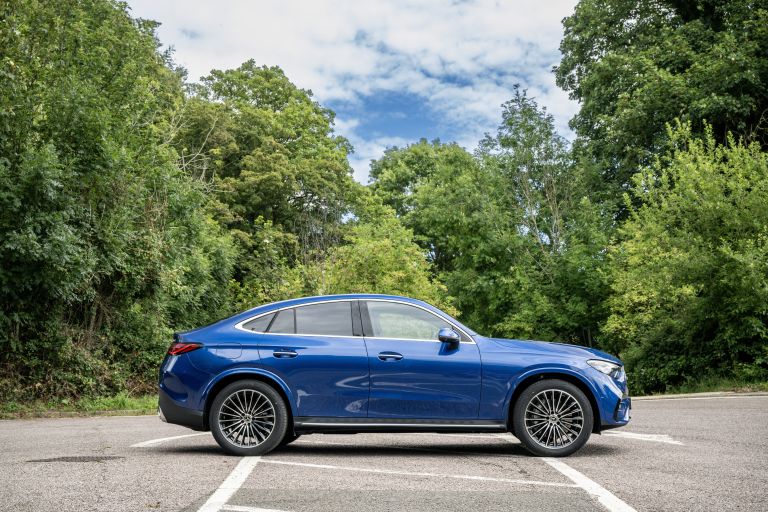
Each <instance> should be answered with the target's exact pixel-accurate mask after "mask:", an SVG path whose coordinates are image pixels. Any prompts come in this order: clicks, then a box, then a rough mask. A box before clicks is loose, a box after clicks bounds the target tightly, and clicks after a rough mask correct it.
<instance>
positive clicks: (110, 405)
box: [0, 393, 157, 419]
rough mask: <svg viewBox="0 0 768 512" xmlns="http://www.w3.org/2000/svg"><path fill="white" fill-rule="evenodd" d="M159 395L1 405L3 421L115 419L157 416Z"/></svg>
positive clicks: (115, 396) (121, 395) (124, 394)
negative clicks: (85, 417) (115, 417)
mask: <svg viewBox="0 0 768 512" xmlns="http://www.w3.org/2000/svg"><path fill="white" fill-rule="evenodd" d="M156 411H157V395H144V396H130V395H128V394H126V393H120V394H117V395H114V396H105V397H97V398H80V399H78V400H68V399H58V400H40V401H35V402H31V403H19V402H13V401H11V402H3V403H0V418H2V419H10V418H46V417H54V418H58V417H68V416H111V415H118V414H136V415H139V414H154V413H155V412H156Z"/></svg>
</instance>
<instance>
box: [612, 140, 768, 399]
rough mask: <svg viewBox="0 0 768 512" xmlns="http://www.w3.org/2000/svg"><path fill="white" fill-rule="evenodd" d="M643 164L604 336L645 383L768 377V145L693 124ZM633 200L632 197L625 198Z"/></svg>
mask: <svg viewBox="0 0 768 512" xmlns="http://www.w3.org/2000/svg"><path fill="white" fill-rule="evenodd" d="M669 137H670V139H671V141H672V144H673V147H672V149H671V150H670V151H669V152H668V153H667V154H665V155H664V156H663V157H660V158H659V159H657V162H656V163H655V164H654V165H653V166H652V167H650V168H648V169H646V170H644V171H643V172H641V173H638V174H637V175H636V176H635V177H634V179H633V181H634V188H633V189H632V195H633V196H634V197H635V198H636V199H637V201H638V202H639V203H640V206H638V207H631V215H630V218H629V220H628V221H627V222H626V224H625V225H624V226H623V227H622V228H621V231H620V233H621V241H620V243H619V244H617V245H616V247H615V248H614V250H613V251H612V277H613V279H612V283H613V284H612V287H613V290H614V294H613V296H612V298H611V300H610V308H611V316H610V318H608V321H607V323H606V327H605V330H606V334H607V335H608V339H610V340H611V346H612V348H613V349H614V350H615V351H617V352H620V353H621V354H623V355H625V357H626V360H627V363H628V365H629V366H630V368H632V370H633V372H632V377H633V379H634V380H635V381H636V382H637V384H638V386H639V387H640V388H642V389H645V390H660V389H664V387H665V386H668V385H673V386H679V385H682V384H684V383H686V382H687V381H695V380H696V379H699V378H701V376H703V375H707V374H710V373H714V374H718V373H719V374H732V373H735V374H736V376H737V377H741V378H749V377H751V378H756V377H761V376H762V378H765V375H766V374H768V343H766V341H767V340H768V330H766V324H767V323H768V308H767V307H766V304H768V208H766V205H768V154H766V153H763V152H761V151H760V147H759V145H758V144H757V143H751V144H749V145H744V144H742V143H737V142H736V141H735V140H734V139H733V138H731V139H730V140H729V143H728V145H726V146H722V145H719V144H717V142H716V141H715V139H714V136H713V134H712V132H711V131H708V132H707V133H706V135H705V137H703V138H701V139H698V138H692V135H691V127H690V125H681V126H678V128H677V129H676V130H674V131H670V133H669ZM629 199H630V198H629V197H628V198H627V200H628V203H629V202H630V201H629Z"/></svg>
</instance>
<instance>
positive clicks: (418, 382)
mask: <svg viewBox="0 0 768 512" xmlns="http://www.w3.org/2000/svg"><path fill="white" fill-rule="evenodd" d="M323 302H344V303H349V304H350V305H351V312H352V317H353V321H352V324H351V325H352V327H351V329H352V330H353V331H354V332H350V333H349V334H350V335H348V336H339V335H333V336H331V335H303V334H269V333H260V332H253V331H250V330H248V329H247V328H245V327H244V326H243V325H242V324H243V323H245V322H247V321H250V320H252V319H253V318H254V317H258V316H260V315H265V314H269V313H272V312H275V311H278V310H283V309H289V308H297V307H300V306H302V305H310V304H317V303H323ZM374 302H377V303H379V304H381V303H386V304H391V303H395V304H401V305H405V306H408V307H409V308H411V307H413V306H415V307H416V308H417V309H418V310H419V312H420V314H425V313H423V312H428V313H431V314H426V316H427V317H429V318H433V319H434V321H435V324H436V325H439V326H440V330H441V332H442V335H445V334H446V332H447V331H446V330H445V329H446V328H448V329H452V330H454V331H456V333H457V334H458V335H459V336H460V337H461V343H458V344H457V343H455V340H453V342H448V341H444V342H441V341H439V340H438V339H437V331H435V335H434V339H427V338H424V339H415V338H409V337H405V336H400V335H397V336H391V337H383V336H380V337H376V336H374V335H373V334H375V331H374V329H376V328H379V329H381V328H380V327H376V326H374V325H373V324H374V323H375V321H373V322H372V320H371V318H373V317H372V316H371V315H370V314H369V306H368V305H369V304H372V303H374ZM373 307H374V306H371V308H373ZM297 311H298V310H297ZM305 311H307V310H306V309H305ZM298 315H299V313H297V316H298ZM347 320H348V318H347ZM265 329H266V327H265ZM382 332H383V331H382ZM177 341H182V342H187V343H199V344H200V345H201V347H200V348H199V349H197V350H193V351H191V352H188V353H185V354H181V355H176V356H170V355H169V356H166V358H165V360H164V361H163V364H162V367H161V370H160V393H161V404H166V405H164V406H163V409H164V411H165V409H166V407H167V408H168V409H172V411H173V413H174V414H172V415H171V416H172V417H171V418H170V421H172V422H176V423H179V424H184V425H187V426H190V427H192V428H197V429H205V428H207V423H206V419H205V412H206V410H207V409H206V408H207V406H208V405H209V404H210V401H211V400H212V399H213V396H214V394H213V393H212V391H213V390H215V389H217V385H218V384H219V383H223V382H229V380H227V379H232V378H239V377H246V378H247V377H249V376H250V377H251V378H252V377H254V376H255V377H258V378H260V379H262V380H266V381H267V382H270V383H272V384H273V385H274V386H275V387H276V388H277V389H279V390H281V391H282V392H283V393H284V394H285V395H286V396H287V398H288V401H289V404H288V405H289V406H290V409H291V412H292V414H293V416H294V419H295V418H308V417H311V418H329V419H331V418H339V419H345V418H346V419H354V418H358V419H360V418H363V419H367V420H368V421H371V419H375V418H381V419H383V420H384V419H386V420H408V419H413V420H446V421H459V420H466V421H482V420H487V421H496V422H497V423H498V422H501V423H503V424H505V423H504V422H506V421H507V420H508V418H509V414H510V407H511V406H512V400H513V399H514V398H515V397H516V391H520V386H521V385H523V384H526V385H527V383H530V382H531V379H534V380H535V379H536V378H537V377H540V376H543V375H546V376H549V377H558V376H559V377H561V378H563V379H565V380H571V381H572V382H577V383H578V384H579V386H580V387H581V388H582V389H583V390H585V391H586V392H587V394H588V395H590V398H591V401H592V402H593V403H594V404H595V405H596V407H597V416H598V417H599V425H598V427H597V428H598V430H599V429H604V428H612V427H615V426H621V425H625V424H626V423H627V422H628V421H629V398H628V397H627V395H628V391H627V382H626V377H625V375H624V372H620V373H619V374H618V375H616V376H615V377H613V376H610V375H606V374H604V373H602V372H600V371H598V370H597V369H595V368H593V367H591V366H589V365H588V364H587V361H588V360H590V359H600V360H604V361H610V362H613V363H615V364H618V365H621V361H619V360H618V359H617V358H615V357H613V356H611V355H609V354H606V353H604V352H601V351H599V350H595V349H590V348H585V347H579V346H575V345H566V344H560V343H546V342H539V341H524V340H507V339H495V338H487V337H484V336H481V335H479V334H477V333H476V332H474V331H472V330H471V329H470V328H468V327H467V326H465V325H462V324H461V322H459V321H458V320H456V319H454V318H452V317H450V316H448V315H446V314H445V313H443V312H442V311H440V310H438V309H436V308H434V307H433V306H431V305H429V304H426V303H424V302H421V301H418V300H414V299H410V298H406V297H396V296H388V295H362V294H355V295H335V296H325V297H310V298H302V299H293V300H288V301H283V302H277V303H273V304H267V305H264V306H260V307H257V308H254V309H251V310H249V311H245V312H243V313H239V314H237V315H234V316H233V317H231V318H228V319H225V320H221V321H219V322H216V323H214V324H211V325H208V326H206V327H201V328H199V329H194V330H191V331H187V332H184V333H180V334H178V335H177ZM166 416H168V414H166Z"/></svg>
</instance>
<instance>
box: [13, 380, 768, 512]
mask: <svg viewBox="0 0 768 512" xmlns="http://www.w3.org/2000/svg"><path fill="white" fill-rule="evenodd" d="M0 510H9V511H10V510H13V511H22V510H23V511H26V510H30V511H38V510H39V511H56V512H63V511H88V510H94V511H102V510H103V511H136V510H187V511H198V510H202V511H204V512H214V511H218V510H223V511H235V512H238V511H239V512H259V511H262V512H263V511H266V510H272V511H296V512H298V511H317V510H323V511H324V510H355V511H356V512H358V511H359V512H366V511H389V510H408V511H422V510H423V511H426V510H439V511H441V512H444V511H454V510H455V511H466V510H473V511H495V510H505V511H509V510H532V511H533V510H552V511H557V510H568V511H593V510H594V511H600V510H603V511H604V510H609V511H625V512H629V511H631V510H638V511H644V510H686V511H687V510H740V511H746V510H763V511H768V395H766V394H763V395H756V396H755V395H753V396H745V395H735V396H694V397H690V398H680V399H669V400H643V401H640V400H637V401H635V402H634V403H633V410H632V421H631V422H630V424H629V425H628V426H627V427H625V428H623V429H617V430H614V431H609V432H606V433H605V434H603V435H593V436H592V438H591V439H590V441H589V442H588V443H587V445H586V447H584V449H582V450H581V451H580V452H578V453H577V454H575V455H572V456H570V457H567V458H562V459H546V458H537V457H532V456H530V455H528V454H527V453H526V452H525V450H523V448H522V446H521V445H520V444H519V443H518V441H517V440H516V439H515V438H514V437H512V436H511V435H509V434H507V435H493V434H482V435H481V434H477V435H458V434H455V435H454V434H357V435H311V436H302V437H301V438H299V440H297V441H296V442H295V443H293V444H291V445H290V446H287V447H284V448H282V449H279V450H276V451H274V452H272V453H270V454H269V455H267V456H264V457H260V458H258V457H249V458H241V457H232V456H228V455H224V454H223V453H222V452H221V451H220V450H219V448H218V446H217V445H216V443H215V441H214V440H213V438H212V437H211V435H210V434H209V433H203V434H200V433H195V432H193V431H190V430H187V429H185V428H183V427H178V426H174V425H167V424H165V423H161V422H160V420H159V419H158V418H156V417H153V416H135V417H98V418H63V419H35V420H5V421H0Z"/></svg>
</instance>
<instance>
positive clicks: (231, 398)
mask: <svg viewBox="0 0 768 512" xmlns="http://www.w3.org/2000/svg"><path fill="white" fill-rule="evenodd" d="M208 421H209V425H210V426H211V433H212V434H213V437H214V438H215V439H216V442H217V443H219V446H221V447H222V448H223V449H224V451H226V452H228V453H231V454H233V455H245V456H250V455H264V454H265V453H269V452H270V451H272V450H274V449H275V448H277V446H279V445H280V442H281V441H282V440H283V438H284V437H285V434H286V430H287V428H288V410H287V408H286V405H285V401H284V400H283V399H282V397H281V396H280V394H279V393H277V391H275V390H274V389H273V388H272V387H271V386H269V385H267V384H264V383H263V382H259V381H256V380H240V381H237V382H233V383H232V384H230V385H228V386H227V387H225V388H224V389H222V390H221V392H219V394H218V395H216V398H215V399H214V400H213V404H211V411H210V413H209V417H208Z"/></svg>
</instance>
